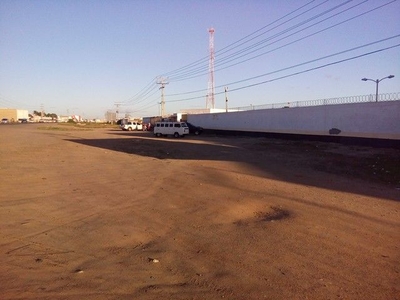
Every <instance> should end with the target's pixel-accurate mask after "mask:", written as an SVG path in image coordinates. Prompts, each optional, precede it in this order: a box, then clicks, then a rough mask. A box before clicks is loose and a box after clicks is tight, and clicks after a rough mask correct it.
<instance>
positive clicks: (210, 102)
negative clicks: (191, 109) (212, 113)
mask: <svg viewBox="0 0 400 300" xmlns="http://www.w3.org/2000/svg"><path fill="white" fill-rule="evenodd" d="M214 31H215V30H214V28H210V29H209V30H208V32H209V33H210V46H209V48H210V63H209V66H208V94H207V101H206V108H215V102H214V95H215V82H214V60H215V51H214Z"/></svg>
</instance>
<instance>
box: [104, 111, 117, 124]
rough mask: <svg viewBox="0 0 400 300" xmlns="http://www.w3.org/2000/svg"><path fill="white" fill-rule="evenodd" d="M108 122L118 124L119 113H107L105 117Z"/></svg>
mask: <svg viewBox="0 0 400 300" xmlns="http://www.w3.org/2000/svg"><path fill="white" fill-rule="evenodd" d="M104 117H105V119H106V122H116V121H117V113H116V112H113V111H107V112H106V114H105V115H104Z"/></svg>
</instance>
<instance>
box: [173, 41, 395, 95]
mask: <svg viewBox="0 0 400 300" xmlns="http://www.w3.org/2000/svg"><path fill="white" fill-rule="evenodd" d="M399 46H400V44H396V45H393V46H389V47H386V48H382V49H378V50H375V51H371V52H367V53H363V54H360V55H356V56H353V57H350V58H346V59H342V60H338V61H335V62H331V63H327V64H324V65H321V66H317V67H313V68H309V69H306V70H303V71H299V72H295V73H291V74H288V75H284V76H280V77H277V78H273V79H269V80H265V81H261V82H258V83H254V84H249V85H246V86H243V87H238V88H234V89H230V92H234V91H239V90H243V89H247V88H251V87H255V86H258V85H262V84H266V83H270V82H274V81H278V80H281V79H285V78H288V77H293V76H296V75H300V74H303V73H307V72H311V71H315V70H318V69H322V68H326V67H329V66H332V65H336V64H339V63H343V62H347V61H350V60H354V59H357V58H361V57H364V56H368V55H372V54H376V53H379V52H383V51H386V50H390V49H393V48H396V47H399ZM243 81H244V80H243ZM223 93H224V92H218V93H215V95H220V94H223ZM200 98H202V97H201V96H199V97H191V98H186V99H179V100H169V101H167V102H181V101H188V100H195V99H200Z"/></svg>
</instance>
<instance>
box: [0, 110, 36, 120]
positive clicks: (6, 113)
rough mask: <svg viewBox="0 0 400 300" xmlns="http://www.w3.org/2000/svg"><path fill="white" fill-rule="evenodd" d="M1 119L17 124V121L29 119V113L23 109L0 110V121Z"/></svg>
mask: <svg viewBox="0 0 400 300" xmlns="http://www.w3.org/2000/svg"><path fill="white" fill-rule="evenodd" d="M3 118H6V119H8V120H9V121H10V122H17V121H18V119H29V113H28V111H27V110H25V109H14V108H0V119H3Z"/></svg>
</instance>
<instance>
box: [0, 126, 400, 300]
mask: <svg viewBox="0 0 400 300" xmlns="http://www.w3.org/2000/svg"><path fill="white" fill-rule="evenodd" d="M0 146H1V147H0V176H1V185H0V299H221V298H225V299H400V201H399V200H400V181H399V180H400V177H399V172H400V171H399V166H400V151H399V150H393V149H373V148H368V147H354V146H343V145H337V144H323V143H311V142H300V141H297V142H291V141H282V140H269V139H265V138H249V137H221V136H215V135H202V136H199V137H194V136H193V137H192V136H191V137H185V138H184V139H174V138H154V137H153V136H152V135H151V133H147V132H133V133H131V132H122V131H120V130H117V129H113V128H101V129H90V128H87V127H84V126H82V127H66V126H62V125H47V124H37V125H35V124H20V125H14V126H12V125H4V126H0Z"/></svg>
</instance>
